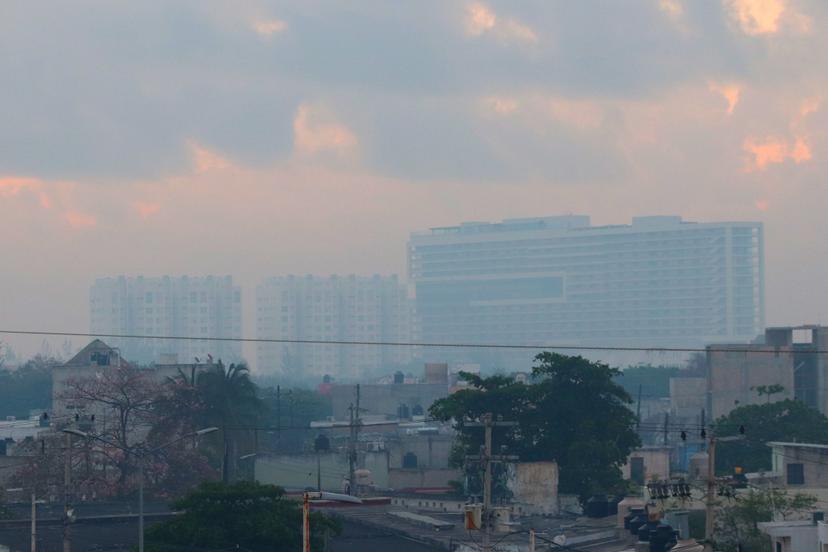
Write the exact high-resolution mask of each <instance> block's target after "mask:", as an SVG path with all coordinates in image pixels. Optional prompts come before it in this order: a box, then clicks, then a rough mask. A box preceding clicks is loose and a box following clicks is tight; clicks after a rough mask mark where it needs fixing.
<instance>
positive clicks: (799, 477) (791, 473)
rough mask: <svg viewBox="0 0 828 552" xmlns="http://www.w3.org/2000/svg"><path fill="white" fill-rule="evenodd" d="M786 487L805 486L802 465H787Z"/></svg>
mask: <svg viewBox="0 0 828 552" xmlns="http://www.w3.org/2000/svg"><path fill="white" fill-rule="evenodd" d="M786 468H787V470H788V485H804V484H805V470H804V469H803V467H802V464H788V465H787V466H786Z"/></svg>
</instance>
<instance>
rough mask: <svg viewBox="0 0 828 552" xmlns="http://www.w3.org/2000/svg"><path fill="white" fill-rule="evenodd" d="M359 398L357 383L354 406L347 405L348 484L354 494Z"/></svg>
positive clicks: (352, 404)
mask: <svg viewBox="0 0 828 552" xmlns="http://www.w3.org/2000/svg"><path fill="white" fill-rule="evenodd" d="M359 399H360V390H359V384H357V385H356V406H354V403H351V405H350V406H349V407H348V411H349V420H350V421H349V426H350V439H349V443H348V484H349V485H350V487H351V489H350V492H351V494H353V495H354V496H356V494H357V492H356V480H355V475H354V471H355V469H356V460H357V440H358V438H359V424H360V419H359Z"/></svg>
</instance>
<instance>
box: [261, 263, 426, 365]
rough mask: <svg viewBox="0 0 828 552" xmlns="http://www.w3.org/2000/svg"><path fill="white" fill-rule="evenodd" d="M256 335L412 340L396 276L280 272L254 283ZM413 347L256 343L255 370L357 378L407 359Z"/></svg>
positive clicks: (408, 307)
mask: <svg viewBox="0 0 828 552" xmlns="http://www.w3.org/2000/svg"><path fill="white" fill-rule="evenodd" d="M256 325H257V336H258V337H259V338H260V339H288V340H289V339H297V340H314V341H367V342H377V341H395V342H406V341H411V339H412V314H411V302H410V300H409V298H408V295H407V292H406V288H405V286H404V285H403V284H401V283H400V281H399V280H398V278H397V276H370V277H363V276H354V275H350V276H330V277H318V276H280V277H274V278H270V279H268V280H266V281H265V282H263V283H262V284H260V285H259V286H258V287H257V288H256ZM412 353H413V351H412V350H411V348H410V347H378V346H372V345H321V344H288V343H285V344H282V343H259V344H258V365H257V368H258V370H260V371H262V372H271V373H272V372H274V371H275V372H277V373H281V374H289V375H296V376H313V377H316V376H322V375H325V374H329V375H332V376H336V377H344V378H349V377H359V376H362V375H367V374H371V373H376V372H377V371H379V370H385V369H388V368H391V367H395V366H402V365H405V364H407V363H409V362H410V361H411V358H412Z"/></svg>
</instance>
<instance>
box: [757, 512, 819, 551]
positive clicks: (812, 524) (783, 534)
mask: <svg viewBox="0 0 828 552" xmlns="http://www.w3.org/2000/svg"><path fill="white" fill-rule="evenodd" d="M814 514H815V515H814V516H813V518H812V519H807V520H781V521H764V522H759V523H758V524H757V527H758V528H759V530H760V531H762V532H763V533H765V534H766V535H768V536H769V537H770V540H771V550H773V552H815V551H817V552H822V551H823V550H825V549H824V548H823V547H822V546H820V525H821V522H820V518H821V517H822V513H821V512H815V513H814Z"/></svg>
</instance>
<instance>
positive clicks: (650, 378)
mask: <svg viewBox="0 0 828 552" xmlns="http://www.w3.org/2000/svg"><path fill="white" fill-rule="evenodd" d="M680 374H681V370H680V369H679V368H678V367H676V366H651V365H649V364H642V365H639V366H630V367H629V368H625V369H624V370H622V371H621V372H620V373H619V374H618V375H616V376H615V377H614V378H613V379H614V380H615V382H616V383H617V384H618V385H620V386H621V387H623V388H624V389H625V390H626V391H627V393H629V394H630V396H631V397H632V398H633V399H635V398H637V396H638V390H639V386H640V388H641V396H642V397H644V398H648V399H649V398H655V397H669V396H670V378H674V377H677V376H679V375H680Z"/></svg>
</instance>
